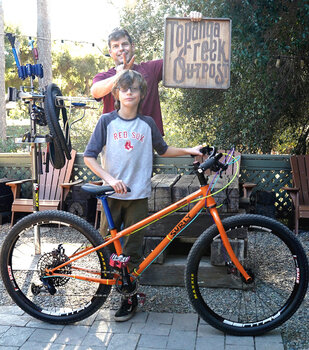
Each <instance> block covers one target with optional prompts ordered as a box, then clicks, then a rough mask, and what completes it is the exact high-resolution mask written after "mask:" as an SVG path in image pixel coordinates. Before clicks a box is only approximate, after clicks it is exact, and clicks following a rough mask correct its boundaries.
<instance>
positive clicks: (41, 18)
mask: <svg viewBox="0 0 309 350" xmlns="http://www.w3.org/2000/svg"><path fill="white" fill-rule="evenodd" d="M48 2H49V0H37V37H38V52H39V63H41V64H42V65H43V70H44V77H43V79H39V80H40V82H39V86H40V88H41V89H42V88H44V87H45V86H46V85H48V84H50V83H52V80H53V78H52V58H51V33H50V21H49V11H48Z"/></svg>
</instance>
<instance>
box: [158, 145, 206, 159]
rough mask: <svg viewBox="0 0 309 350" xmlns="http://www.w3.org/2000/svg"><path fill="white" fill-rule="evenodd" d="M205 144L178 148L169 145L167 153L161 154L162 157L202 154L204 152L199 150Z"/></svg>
mask: <svg viewBox="0 0 309 350" xmlns="http://www.w3.org/2000/svg"><path fill="white" fill-rule="evenodd" d="M202 147H203V146H201V145H199V146H196V147H193V148H190V147H189V148H177V147H172V146H168V148H167V150H166V152H165V153H163V154H161V157H179V156H185V155H192V156H202V155H203V154H202V153H201V152H200V151H199V150H200V149H201V148H202Z"/></svg>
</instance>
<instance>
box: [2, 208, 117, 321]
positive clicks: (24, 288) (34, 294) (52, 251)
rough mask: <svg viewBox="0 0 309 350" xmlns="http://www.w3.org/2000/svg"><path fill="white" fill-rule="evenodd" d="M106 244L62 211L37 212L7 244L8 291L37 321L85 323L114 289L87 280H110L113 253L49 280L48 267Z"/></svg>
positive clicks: (91, 257) (101, 254)
mask: <svg viewBox="0 0 309 350" xmlns="http://www.w3.org/2000/svg"><path fill="white" fill-rule="evenodd" d="M102 243H103V239H102V237H101V236H100V234H99V233H98V232H97V231H96V230H95V229H94V228H93V227H92V226H91V225H90V224H89V223H88V222H86V221H85V220H83V219H81V218H79V217H77V216H75V215H72V214H70V213H66V212H62V211H42V212H38V213H35V214H31V215H29V216H27V217H25V218H23V219H22V220H20V221H19V222H18V223H17V224H16V225H14V226H13V228H12V229H11V231H10V232H9V234H8V236H7V238H6V239H5V241H4V243H3V246H2V251H1V274H2V279H3V282H4V284H5V287H6V289H7V291H8V293H9V294H10V296H11V297H12V299H13V300H14V301H15V303H16V304H17V305H18V306H19V307H21V308H22V309H23V310H24V311H26V312H27V313H28V314H30V315H32V316H33V317H36V318H38V319H40V320H42V321H46V322H50V323H56V324H68V323H72V322H77V321H80V320H82V319H84V318H86V317H88V316H90V315H91V314H93V313H94V312H95V311H97V310H98V309H99V308H100V307H101V306H102V305H103V303H104V302H105V300H106V298H107V296H108V294H109V292H110V288H111V287H110V286H107V285H103V284H99V283H95V282H89V281H87V280H86V279H87V278H88V277H92V278H93V277H96V278H109V277H110V276H109V253H108V251H107V249H106V248H103V249H100V250H98V251H95V252H93V253H90V254H88V255H86V256H84V257H82V258H80V259H78V260H76V261H74V262H72V263H70V264H68V265H66V266H64V267H62V268H61V269H59V270H58V271H57V272H58V273H61V276H58V277H53V276H50V277H49V276H48V274H47V273H46V269H52V268H54V267H57V266H59V265H61V264H63V263H64V262H66V261H68V259H70V257H72V256H73V255H74V256H76V255H77V254H78V253H79V252H81V251H84V250H85V249H87V248H93V247H95V246H98V245H100V244H102ZM74 275H78V276H83V277H84V280H80V279H77V278H74ZM72 276H73V277H72Z"/></svg>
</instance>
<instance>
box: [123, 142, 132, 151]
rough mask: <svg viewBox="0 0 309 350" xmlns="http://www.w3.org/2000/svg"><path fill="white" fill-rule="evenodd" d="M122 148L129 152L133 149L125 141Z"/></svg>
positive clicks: (129, 143)
mask: <svg viewBox="0 0 309 350" xmlns="http://www.w3.org/2000/svg"><path fill="white" fill-rule="evenodd" d="M124 148H125V149H126V150H127V151H129V152H130V151H132V149H133V148H134V147H133V146H132V145H131V141H127V142H126V143H125V145H124Z"/></svg>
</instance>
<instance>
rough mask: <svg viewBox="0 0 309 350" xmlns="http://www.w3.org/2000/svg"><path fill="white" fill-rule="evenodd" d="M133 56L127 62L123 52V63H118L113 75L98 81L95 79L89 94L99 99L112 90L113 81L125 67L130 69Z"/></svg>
mask: <svg viewBox="0 0 309 350" xmlns="http://www.w3.org/2000/svg"><path fill="white" fill-rule="evenodd" d="M134 60H135V56H133V57H132V58H131V60H130V61H129V62H126V56H125V54H123V64H120V65H118V66H117V67H116V68H115V69H116V74H115V75H113V76H112V77H110V78H106V79H103V80H100V81H97V82H96V83H94V84H93V85H92V87H91V89H90V92H91V95H92V97H93V98H96V99H99V98H102V97H104V96H106V95H107V94H109V93H110V92H111V91H112V87H113V85H114V82H115V81H116V80H117V78H118V77H119V75H120V74H121V73H122V72H123V71H124V70H125V69H131V68H132V66H133V64H134Z"/></svg>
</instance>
